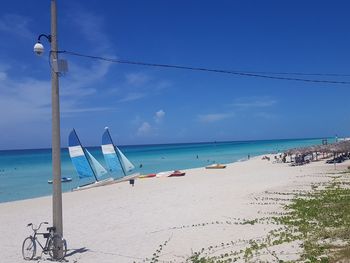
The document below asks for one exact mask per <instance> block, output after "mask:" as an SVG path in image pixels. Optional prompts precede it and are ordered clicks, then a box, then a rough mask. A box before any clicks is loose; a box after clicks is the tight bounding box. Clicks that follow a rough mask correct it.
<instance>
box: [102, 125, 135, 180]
mask: <svg viewBox="0 0 350 263" xmlns="http://www.w3.org/2000/svg"><path fill="white" fill-rule="evenodd" d="M101 147H102V153H103V156H104V158H105V161H106V164H107V166H108V169H109V171H110V172H119V171H120V170H122V171H123V173H124V175H126V173H127V172H130V171H131V170H133V169H134V168H135V166H134V165H133V164H132V163H131V162H130V161H129V160H128V158H126V156H125V155H124V154H123V153H122V152H121V151H120V150H119V149H118V147H117V146H115V145H114V144H113V141H112V138H111V136H110V134H109V131H108V129H106V130H105V132H104V133H103V135H102V146H101Z"/></svg>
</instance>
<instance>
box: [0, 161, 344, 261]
mask: <svg viewBox="0 0 350 263" xmlns="http://www.w3.org/2000/svg"><path fill="white" fill-rule="evenodd" d="M348 162H349V161H347V162H344V163H343V164H341V165H337V169H338V170H340V169H341V167H346V166H347V165H348V164H349V163H348ZM334 169H335V168H334V166H333V165H329V164H325V162H324V161H319V162H314V163H311V164H308V165H304V166H298V167H290V166H288V164H283V163H272V158H271V161H267V160H262V159H261V156H259V157H255V158H251V159H250V160H249V161H245V162H237V163H232V164H228V165H227V168H226V169H218V170H215V169H213V170H208V169H205V168H198V169H190V170H186V176H184V177H176V178H147V179H138V180H136V182H135V186H134V187H131V186H130V185H129V183H128V182H125V183H119V184H114V185H110V186H104V187H99V188H95V189H90V190H84V191H79V192H69V193H64V194H63V213H64V214H63V220H64V222H63V224H64V237H65V238H66V239H67V242H68V249H69V251H68V255H67V257H66V261H68V262H84V263H88V262H106V263H108V262H113V263H115V262H147V260H146V259H151V258H152V256H153V254H154V253H156V254H159V262H184V261H185V260H186V258H188V257H189V256H190V255H191V253H192V252H195V251H199V250H201V249H202V248H208V247H209V246H217V245H218V246H220V244H222V243H224V244H226V243H229V242H233V243H235V245H234V246H236V247H237V248H239V247H240V246H242V245H243V244H244V240H245V241H247V240H249V239H251V238H254V239H256V238H261V237H263V236H264V235H266V233H267V232H268V231H269V230H271V229H272V228H273V227H276V226H271V225H264V224H256V225H250V224H246V225H240V224H238V225H236V224H234V223H233V222H237V221H240V220H248V219H254V218H257V217H262V216H264V213H265V212H268V211H280V210H281V205H280V204H279V203H278V202H269V203H266V204H265V205H262V204H261V200H262V199H261V197H263V196H266V191H268V192H277V191H281V192H287V191H292V190H294V189H309V188H310V183H311V182H317V181H321V180H329V178H326V177H325V176H324V174H325V173H326V172H327V171H334ZM270 196H271V195H270ZM51 210H52V209H51V197H42V198H35V199H30V200H23V201H16V202H9V203H2V204H0V215H1V216H0V233H1V238H0V247H1V252H0V254H1V256H0V261H1V262H6V263H10V262H16V263H17V262H24V260H23V259H22V255H21V246H22V242H23V240H24V238H25V237H26V236H28V235H29V234H30V233H31V229H30V228H27V227H26V225H27V223H30V222H33V223H39V222H41V221H49V222H51V221H52V220H51V213H52V211H51ZM160 245H162V248H161V251H160V252H157V250H158V249H159V248H160ZM234 246H233V245H232V246H230V247H229V248H226V250H228V251H229V250H233V249H236V248H235V247H234ZM222 250H223V251H225V248H222ZM297 251H298V247H297V246H294V247H293V244H291V245H290V246H288V247H286V248H284V252H283V253H284V254H285V257H286V258H293V257H295V254H294V253H296V252H297ZM220 253H222V251H220ZM37 254H38V255H40V249H39V250H38V253H37ZM261 257H262V258H263V259H265V260H268V259H269V258H270V259H271V260H272V259H273V257H272V256H271V255H269V254H268V253H266V255H262V256H261ZM46 260H48V259H47V256H46V255H43V257H42V258H41V259H39V262H42V261H46Z"/></svg>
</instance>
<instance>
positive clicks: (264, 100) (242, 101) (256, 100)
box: [232, 96, 277, 108]
mask: <svg viewBox="0 0 350 263" xmlns="http://www.w3.org/2000/svg"><path fill="white" fill-rule="evenodd" d="M276 103H277V101H276V100H274V99H272V98H271V97H269V96H263V97H243V98H238V99H236V100H235V101H234V103H233V104H232V106H235V107H238V108H264V107H271V106H273V105H274V104H276Z"/></svg>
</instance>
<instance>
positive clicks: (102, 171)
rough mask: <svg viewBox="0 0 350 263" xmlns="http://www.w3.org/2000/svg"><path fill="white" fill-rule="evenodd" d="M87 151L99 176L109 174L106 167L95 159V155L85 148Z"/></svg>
mask: <svg viewBox="0 0 350 263" xmlns="http://www.w3.org/2000/svg"><path fill="white" fill-rule="evenodd" d="M85 151H86V153H87V155H88V156H89V158H90V160H91V163H92V166H93V167H94V169H95V174H96V175H97V176H99V177H101V176H102V175H104V174H107V171H106V169H105V168H104V167H103V166H102V165H101V164H100V163H99V162H98V161H97V160H96V159H95V157H94V156H92V154H91V153H90V152H89V151H88V150H87V149H85Z"/></svg>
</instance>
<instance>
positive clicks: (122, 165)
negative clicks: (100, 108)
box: [106, 128, 126, 176]
mask: <svg viewBox="0 0 350 263" xmlns="http://www.w3.org/2000/svg"><path fill="white" fill-rule="evenodd" d="M106 130H107V133H108V137H109V139H110V140H111V142H112V145H113V148H114V151H115V153H116V154H117V157H118V160H119V163H120V166H121V167H122V171H123V174H124V176H126V171H125V167H124V164H123V162H122V160H121V157H120V155H119V151H118V149H116V148H115V145H114V142H113V140H112V137H111V134H110V133H109V130H108V128H107V129H106Z"/></svg>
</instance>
